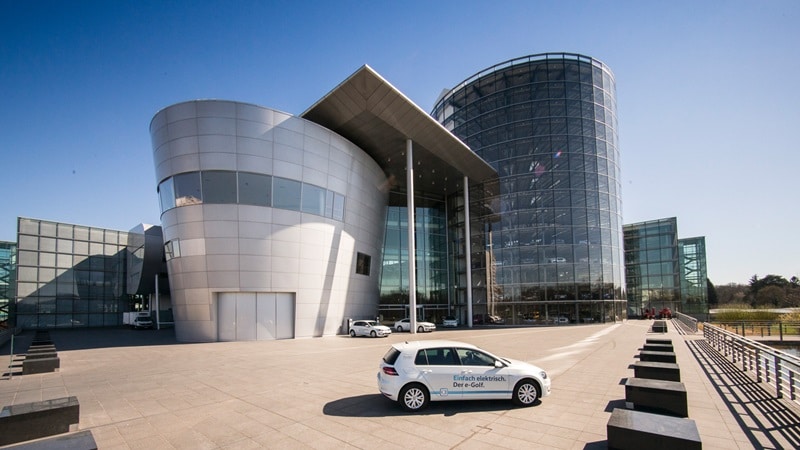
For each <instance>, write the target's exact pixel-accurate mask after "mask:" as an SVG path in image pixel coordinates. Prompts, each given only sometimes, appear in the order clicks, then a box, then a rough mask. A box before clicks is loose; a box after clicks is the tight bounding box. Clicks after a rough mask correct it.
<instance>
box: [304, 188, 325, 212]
mask: <svg viewBox="0 0 800 450" xmlns="http://www.w3.org/2000/svg"><path fill="white" fill-rule="evenodd" d="M325 196H326V194H325V189H323V188H321V187H318V186H314V185H313V184H303V205H302V211H303V212H306V213H311V214H316V215H318V216H324V215H325Z"/></svg>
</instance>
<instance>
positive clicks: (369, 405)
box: [322, 394, 541, 417]
mask: <svg viewBox="0 0 800 450" xmlns="http://www.w3.org/2000/svg"><path fill="white" fill-rule="evenodd" d="M539 404H541V401H538V400H537V401H536V403H534V406H532V408H536V406H537V405H539ZM513 408H517V407H516V406H514V404H513V403H511V400H469V401H461V402H459V401H448V402H431V403H430V404H429V405H428V407H427V408H425V409H424V410H422V411H419V412H414V413H411V412H407V411H405V410H403V409H402V408H401V407H400V405H399V404H397V403H396V402H393V401H391V400H389V399H387V398H386V397H384V396H383V395H381V394H368V395H358V396H355V397H346V398H342V399H339V400H334V401H332V402H328V403H327V404H326V405H325V406H324V407H323V408H322V413H323V414H325V415H326V416H341V417H393V416H430V415H436V416H445V417H449V416H455V415H456V414H459V413H473V412H489V411H506V410H509V409H513Z"/></svg>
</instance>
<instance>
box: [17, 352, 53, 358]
mask: <svg viewBox="0 0 800 450" xmlns="http://www.w3.org/2000/svg"><path fill="white" fill-rule="evenodd" d="M57 356H58V354H57V353H56V352H34V353H26V354H25V359H44V358H55V357H57Z"/></svg>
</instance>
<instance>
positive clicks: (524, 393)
mask: <svg viewBox="0 0 800 450" xmlns="http://www.w3.org/2000/svg"><path fill="white" fill-rule="evenodd" d="M541 397H542V392H541V388H539V383H537V382H535V381H533V380H520V381H519V382H518V383H517V385H516V386H514V397H513V400H514V404H515V405H517V406H531V405H533V404H534V403H536V401H537V400H539V398H541Z"/></svg>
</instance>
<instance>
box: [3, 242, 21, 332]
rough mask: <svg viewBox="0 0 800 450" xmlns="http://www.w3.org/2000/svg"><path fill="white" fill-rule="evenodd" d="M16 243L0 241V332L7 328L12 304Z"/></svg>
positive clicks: (14, 282) (14, 283)
mask: <svg viewBox="0 0 800 450" xmlns="http://www.w3.org/2000/svg"><path fill="white" fill-rule="evenodd" d="M16 266H17V243H16V242H2V241H0V330H2V329H5V328H8V325H9V316H10V307H11V305H13V304H14V290H15V289H14V286H15V285H16V275H15V273H16Z"/></svg>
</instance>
